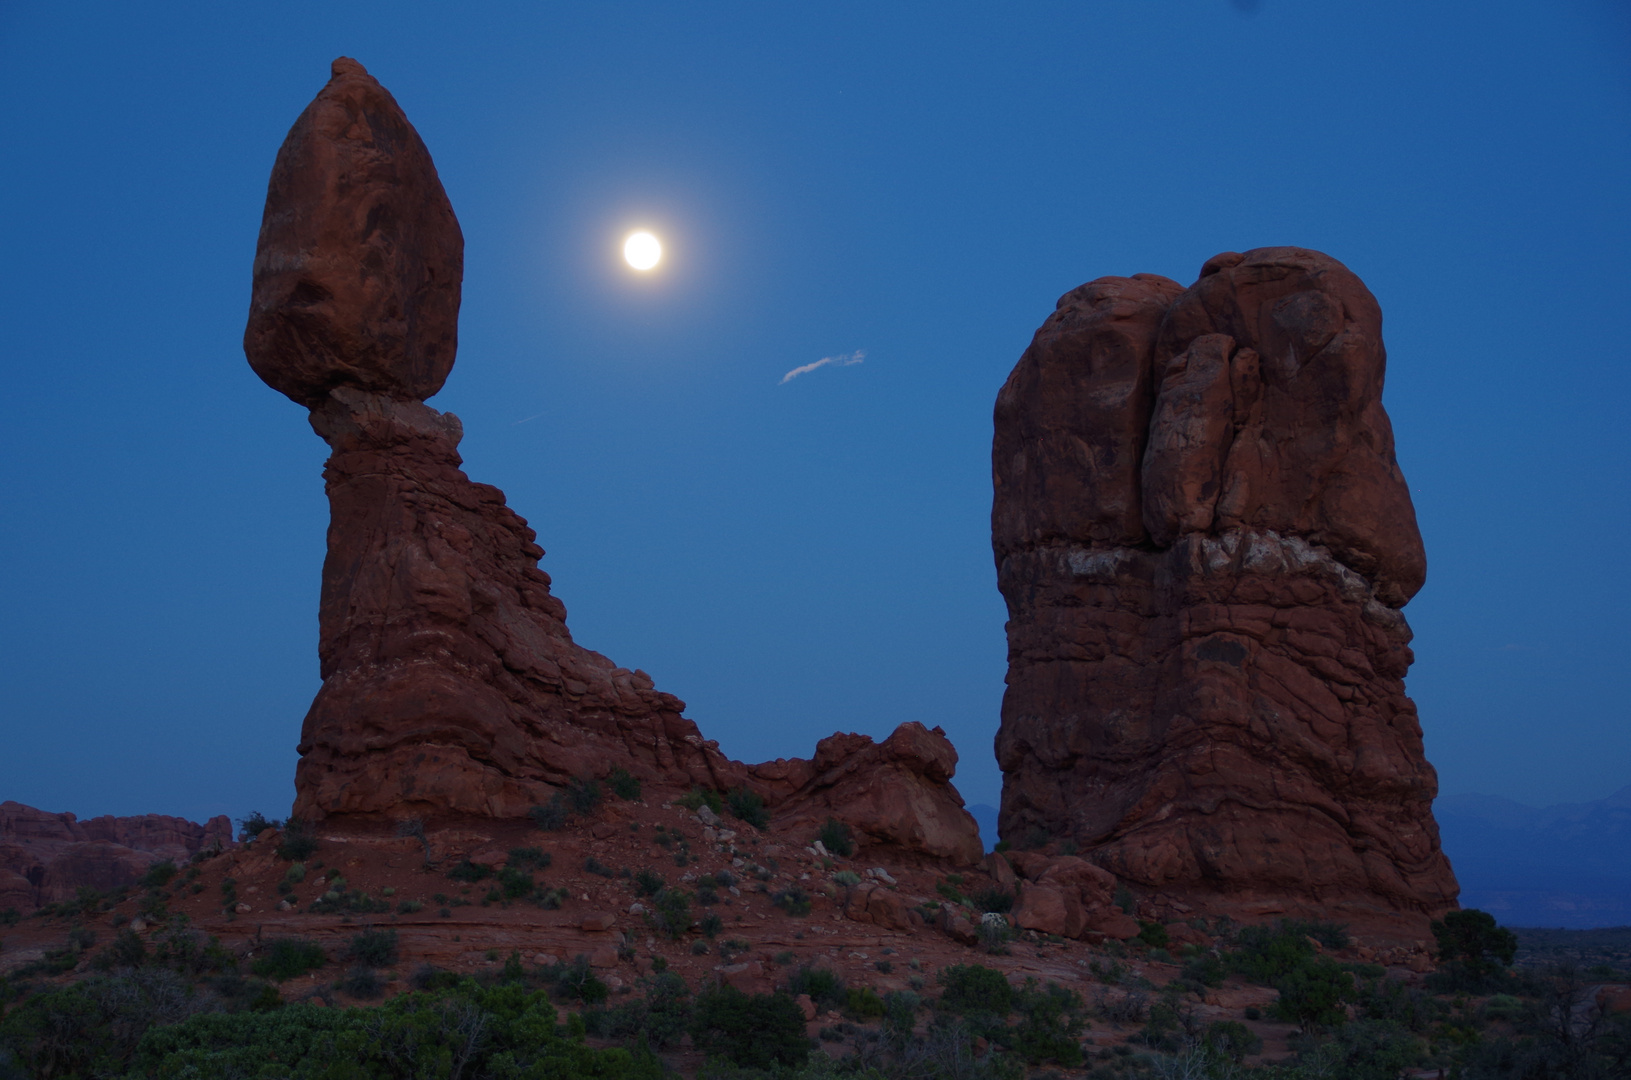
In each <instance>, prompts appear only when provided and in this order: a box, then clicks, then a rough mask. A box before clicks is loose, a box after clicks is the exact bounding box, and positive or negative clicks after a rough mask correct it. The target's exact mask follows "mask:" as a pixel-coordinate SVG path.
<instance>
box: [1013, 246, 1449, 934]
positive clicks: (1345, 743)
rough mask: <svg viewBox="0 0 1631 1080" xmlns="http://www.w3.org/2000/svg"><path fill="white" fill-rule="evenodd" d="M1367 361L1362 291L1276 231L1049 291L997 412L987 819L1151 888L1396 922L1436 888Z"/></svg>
mask: <svg viewBox="0 0 1631 1080" xmlns="http://www.w3.org/2000/svg"><path fill="white" fill-rule="evenodd" d="M1385 366H1386V354H1385V351H1384V349H1383V346H1382V313H1381V309H1380V308H1379V306H1378V305H1377V303H1376V300H1375V298H1374V297H1373V296H1372V295H1371V294H1370V292H1369V290H1367V289H1366V288H1365V286H1364V284H1363V283H1362V282H1361V281H1360V280H1359V278H1358V277H1356V276H1355V275H1354V274H1353V273H1352V272H1351V271H1349V270H1348V269H1347V268H1346V267H1345V266H1343V265H1342V264H1341V263H1339V262H1337V261H1336V260H1335V259H1333V258H1330V257H1329V256H1326V255H1322V254H1320V253H1318V252H1314V251H1307V250H1303V249H1300V248H1289V247H1282V248H1261V249H1258V250H1255V251H1249V252H1246V253H1245V254H1239V253H1233V252H1231V253H1226V254H1223V255H1219V256H1217V257H1215V258H1213V259H1211V260H1209V261H1208V262H1207V263H1206V265H1205V266H1204V267H1203V268H1202V270H1201V276H1200V280H1199V281H1197V282H1196V283H1195V284H1194V285H1193V286H1191V287H1190V288H1188V289H1185V288H1184V287H1183V286H1181V285H1179V284H1178V283H1176V282H1174V281H1170V280H1168V279H1166V278H1162V277H1158V276H1156V275H1152V274H1137V275H1134V276H1133V277H1131V278H1122V277H1106V278H1099V279H1098V280H1096V281H1092V282H1089V283H1088V284H1086V285H1083V286H1081V287H1080V288H1078V289H1075V290H1073V291H1072V292H1070V293H1067V294H1066V295H1065V296H1064V297H1062V298H1061V299H1060V301H1059V304H1058V307H1057V310H1055V311H1054V313H1053V314H1052V315H1050V316H1049V317H1048V319H1047V320H1046V322H1044V323H1043V325H1042V327H1041V328H1040V329H1039V330H1038V331H1037V333H1036V336H1035V338H1034V339H1033V341H1032V342H1031V345H1030V348H1029V349H1027V350H1026V352H1025V354H1024V356H1023V357H1021V359H1020V361H1019V363H1018V364H1017V365H1016V366H1015V368H1014V370H1013V373H1012V374H1011V375H1010V376H1009V377H1008V381H1007V383H1006V384H1005V385H1004V386H1003V388H1002V391H1001V393H1000V394H999V395H998V398H997V405H996V414H995V439H994V443H993V451H992V469H993V480H994V484H995V498H994V502H993V507H992V545H993V549H994V553H995V556H996V562H997V569H998V583H999V587H1000V588H1001V591H1002V594H1003V596H1004V598H1005V599H1006V600H1007V604H1008V611H1009V624H1008V643H1009V670H1008V690H1007V693H1006V695H1005V697H1004V699H1003V708H1002V724H1001V728H1000V731H999V733H998V736H997V756H998V762H999V764H1000V766H1001V768H1002V770H1003V774H1004V786H1003V798H1002V811H1001V832H1002V835H1003V836H1004V837H1005V838H1007V839H1009V840H1011V841H1015V842H1017V843H1020V844H1022V845H1023V844H1026V843H1046V842H1065V841H1069V842H1071V843H1073V844H1075V845H1076V847H1077V848H1078V849H1079V850H1080V851H1081V852H1082V853H1083V854H1084V855H1087V856H1088V857H1089V858H1091V859H1092V861H1093V862H1094V863H1096V864H1097V865H1098V866H1100V867H1103V868H1104V869H1107V870H1109V871H1111V872H1113V873H1114V874H1115V875H1116V876H1117V877H1118V878H1119V879H1121V880H1122V881H1123V882H1124V883H1126V884H1128V885H1129V886H1131V887H1132V888H1133V889H1134V891H1135V892H1137V893H1139V894H1140V895H1141V896H1143V897H1144V898H1145V899H1146V901H1147V902H1149V903H1152V904H1155V905H1157V908H1158V909H1159V908H1161V906H1162V905H1165V910H1166V911H1168V912H1169V913H1177V914H1181V913H1182V911H1184V910H1186V909H1189V910H1197V911H1206V912H1209V913H1220V914H1223V913H1226V914H1232V915H1236V916H1241V917H1260V916H1266V915H1272V914H1280V913H1284V914H1294V913H1300V914H1310V915H1323V916H1326V917H1336V918H1341V919H1343V920H1345V921H1350V922H1354V923H1366V924H1371V923H1377V922H1378V921H1380V922H1381V923H1387V922H1389V921H1390V920H1391V922H1392V924H1394V925H1397V926H1400V927H1405V928H1406V929H1405V933H1406V934H1407V935H1410V934H1414V935H1417V936H1420V935H1424V934H1425V930H1426V917H1427V916H1428V915H1430V914H1434V913H1437V912H1441V911H1443V910H1445V909H1447V908H1449V907H1453V906H1454V901H1455V896H1456V892H1457V888H1456V884H1455V879H1454V876H1453V875H1452V874H1451V871H1450V867H1449V864H1448V862H1447V861H1446V860H1445V858H1444V855H1443V853H1442V852H1441V851H1440V849H1439V842H1438V830H1437V827H1436V825H1435V824H1434V821H1433V816H1432V811H1431V805H1432V800H1433V798H1434V795H1435V794H1436V792H1437V779H1436V776H1435V774H1434V772H1433V769H1432V767H1431V766H1430V765H1429V764H1428V763H1427V760H1426V758H1425V756H1424V754H1423V749H1422V737H1421V727H1420V724H1419V722H1418V720H1417V716H1416V710H1415V706H1414V705H1413V704H1412V703H1411V701H1410V699H1409V698H1408V697H1406V696H1405V691H1404V682H1403V680H1404V674H1405V671H1406V669H1407V668H1408V667H1409V665H1410V663H1411V660H1412V655H1411V651H1410V648H1409V642H1410V637H1411V634H1410V629H1409V627H1408V625H1407V624H1406V622H1405V618H1404V615H1403V614H1402V612H1401V611H1400V608H1402V607H1403V606H1404V604H1405V603H1406V602H1407V601H1408V600H1409V599H1410V597H1411V596H1413V595H1414V594H1415V593H1416V591H1417V590H1418V589H1419V588H1420V587H1421V585H1422V582H1423V580H1424V577H1425V574H1426V559H1425V556H1424V553H1423V548H1422V542H1421V536H1420V534H1419V533H1418V531H1417V528H1416V519H1415V511H1414V509H1413V507H1412V505H1411V501H1410V494H1409V490H1408V488H1407V487H1406V485H1405V481H1404V477H1403V475H1402V474H1401V473H1400V471H1399V466H1398V464H1397V462H1396V461H1395V459H1394V451H1393V433H1392V428H1391V426H1390V424H1389V422H1388V417H1387V413H1386V412H1385V411H1384V410H1383V408H1382V380H1383V373H1384V370H1385ZM1400 916H1403V920H1402V921H1401V920H1400V918H1399V917H1400ZM1418 923H1419V924H1420V925H1419V926H1418V925H1417V924H1418Z"/></svg>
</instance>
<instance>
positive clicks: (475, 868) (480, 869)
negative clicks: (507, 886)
mask: <svg viewBox="0 0 1631 1080" xmlns="http://www.w3.org/2000/svg"><path fill="white" fill-rule="evenodd" d="M447 876H448V877H450V878H452V879H453V880H454V881H468V882H470V883H472V884H474V883H475V882H478V881H483V880H485V879H487V878H490V877H492V876H493V871H492V869H491V868H489V867H486V866H483V865H481V864H480V863H473V862H471V861H470V860H469V859H461V860H460V861H459V865H457V866H455V867H454V868H453V869H451V870H449V871H448V872H447Z"/></svg>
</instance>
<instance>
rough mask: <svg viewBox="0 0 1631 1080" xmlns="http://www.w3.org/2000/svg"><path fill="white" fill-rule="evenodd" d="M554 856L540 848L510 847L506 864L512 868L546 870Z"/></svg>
mask: <svg viewBox="0 0 1631 1080" xmlns="http://www.w3.org/2000/svg"><path fill="white" fill-rule="evenodd" d="M554 861H555V857H554V856H553V855H551V854H550V853H549V852H547V851H545V850H543V849H542V848H535V847H518V848H511V849H510V857H509V859H508V860H507V865H508V866H509V867H510V868H511V869H513V870H548V869H549V864H550V863H552V862H554Z"/></svg>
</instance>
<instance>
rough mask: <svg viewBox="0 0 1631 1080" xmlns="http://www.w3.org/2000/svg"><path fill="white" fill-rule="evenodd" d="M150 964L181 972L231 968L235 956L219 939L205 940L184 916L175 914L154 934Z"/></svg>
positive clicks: (235, 958) (203, 971) (232, 969)
mask: <svg viewBox="0 0 1631 1080" xmlns="http://www.w3.org/2000/svg"><path fill="white" fill-rule="evenodd" d="M152 962H153V963H155V964H157V965H159V966H160V967H167V968H169V969H170V970H172V971H174V972H176V973H178V974H181V975H202V974H204V973H205V972H210V971H217V972H224V971H234V970H236V969H237V967H238V959H237V957H236V956H234V955H233V954H232V953H231V952H230V951H229V950H227V949H226V948H225V947H224V946H222V944H221V942H220V940H219V939H217V938H214V937H211V938H208V939H205V938H204V937H203V935H201V934H199V933H198V932H197V931H196V930H193V929H191V928H190V924H189V922H188V919H187V916H185V915H175V916H172V917H171V919H170V923H169V925H168V926H166V927H165V928H164V929H163V930H162V931H160V932H159V933H157V934H155V935H153V961H152Z"/></svg>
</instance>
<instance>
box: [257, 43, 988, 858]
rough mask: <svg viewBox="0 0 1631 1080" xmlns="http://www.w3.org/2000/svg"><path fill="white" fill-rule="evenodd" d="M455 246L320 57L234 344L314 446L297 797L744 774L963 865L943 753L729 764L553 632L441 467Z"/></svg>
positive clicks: (384, 813)
mask: <svg viewBox="0 0 1631 1080" xmlns="http://www.w3.org/2000/svg"><path fill="white" fill-rule="evenodd" d="M462 268H463V241H462V238H461V236H460V233H459V226H458V222H457V220H456V219H455V218H454V215H453V209H452V207H451V206H450V205H449V203H448V199H447V196H446V194H445V193H444V192H443V190H442V185H441V182H440V181H439V180H438V179H437V176H436V168H435V165H434V164H433V163H432V162H431V158H430V153H429V151H427V150H426V149H425V145H424V143H423V142H422V141H421V140H420V138H419V135H418V133H416V132H415V131H414V129H413V127H412V125H411V124H409V123H408V120H407V118H406V117H405V116H404V115H403V114H402V110H401V109H400V108H399V107H398V106H397V104H396V102H395V101H394V100H393V99H392V98H391V95H390V94H389V93H387V92H386V91H385V89H384V88H383V87H381V86H380V85H379V83H378V82H376V81H375V80H374V79H373V78H372V77H371V76H369V74H368V73H367V72H366V71H364V70H363V68H362V65H360V64H358V63H357V62H356V61H354V60H349V59H345V58H342V59H339V60H336V61H335V62H334V65H333V77H332V78H331V80H330V81H329V83H328V85H327V86H325V87H324V88H323V90H322V92H321V93H319V94H318V96H317V98H316V100H315V101H313V102H312V103H311V105H310V106H309V107H308V108H307V109H306V111H305V112H304V113H302V114H301V116H300V118H299V120H297V121H296V122H295V125H294V127H293V128H292V129H291V130H290V132H289V136H288V138H287V139H286V140H285V142H284V144H283V148H282V149H281V150H280V151H279V152H278V156H277V161H276V164H275V165H274V166H273V169H272V178H271V182H270V184H269V185H268V190H267V197H266V211H265V216H264V218H263V221H262V225H261V231H260V240H259V246H258V247H257V249H256V254H255V270H254V289H253V295H252V299H251V304H250V314H249V325H248V328H247V330H246V331H245V334H244V352H245V354H246V355H247V356H248V358H249V363H250V366H251V367H252V368H253V369H254V370H255V373H256V374H257V375H259V376H260V377H261V378H262V379H263V380H264V381H265V382H266V383H267V384H268V385H270V386H271V387H273V388H274V389H276V390H278V391H280V392H282V393H283V394H285V395H287V396H288V397H289V398H291V399H292V400H294V401H296V402H298V403H299V404H301V405H303V406H305V407H306V408H307V409H309V410H310V411H311V424H312V427H313V429H314V430H316V432H317V434H318V435H320V436H322V437H323V439H324V440H325V441H327V443H328V444H329V447H330V449H331V451H332V453H331V455H330V457H329V459H328V463H327V465H326V467H325V469H324V474H323V475H324V479H325V481H326V484H327V491H328V498H329V507H330V511H331V515H332V517H331V522H330V525H329V532H328V556H327V558H326V559H325V561H324V563H323V587H322V600H321V608H320V613H319V624H320V639H319V643H318V653H319V657H320V660H321V675H322V679H323V684H322V687H321V688H320V689H319V690H318V693H317V697H316V699H315V700H314V701H313V702H312V706H311V710H310V711H309V712H308V714H307V716H306V719H305V723H304V726H303V728H302V732H301V740H300V746H299V750H300V763H299V765H298V767H297V770H296V774H295V790H296V802H295V806H294V813H295V815H296V816H297V817H300V818H303V819H306V820H309V821H316V820H321V819H323V818H327V817H331V816H335V815H360V816H374V817H382V818H405V817H409V816H420V817H432V818H434V817H437V816H445V815H454V816H457V815H476V816H482V817H497V818H503V817H520V816H522V815H524V814H525V813H526V812H527V811H528V809H529V808H531V807H533V806H536V805H540V804H543V803H545V802H547V801H549V799H550V797H551V796H552V795H553V794H554V793H555V792H557V791H558V790H559V789H560V787H561V786H562V785H564V784H566V783H567V782H568V781H570V780H572V779H574V778H582V777H604V776H606V775H607V774H608V773H609V772H611V771H612V770H613V769H617V768H623V769H626V770H628V772H630V773H631V774H633V775H634V776H635V777H637V778H639V779H640V780H642V781H644V782H646V783H647V784H654V785H657V787H658V788H659V789H661V788H667V789H680V790H683V789H685V788H689V787H691V786H700V787H705V788H711V789H715V790H727V789H730V788H736V787H746V788H750V789H752V790H754V791H757V792H759V793H760V794H761V795H762V796H763V797H764V798H765V799H766V800H767V801H768V803H769V805H770V806H771V807H772V809H773V810H774V811H775V813H776V815H777V821H778V824H777V828H778V829H782V828H783V827H784V825H785V827H786V828H789V829H803V828H806V827H807V826H809V825H810V823H811V822H812V821H813V822H814V823H815V827H817V828H818V827H819V826H820V824H821V823H822V821H824V820H825V817H826V816H833V817H836V818H838V819H839V820H840V821H843V822H845V823H846V824H849V825H850V826H851V827H852V828H853V829H855V830H857V832H858V833H859V834H860V836H859V839H861V840H862V842H863V843H868V844H884V845H890V846H893V847H896V848H899V849H900V850H903V851H919V852H925V853H934V854H935V855H936V856H937V857H946V858H951V859H954V860H956V861H959V862H973V861H975V860H977V859H978V858H979V857H980V841H979V832H978V828H977V827H976V825H975V823H974V820H973V818H972V817H970V816H969V815H968V813H967V812H966V811H964V810H963V808H962V799H961V798H960V797H959V796H958V795H957V792H956V789H955V788H953V787H952V786H951V784H950V778H951V775H952V772H953V770H954V769H955V767H956V761H957V754H956V751H954V750H953V749H952V748H951V744H950V743H949V742H947V741H946V739H945V737H944V736H943V735H942V734H940V733H939V732H938V731H936V732H933V733H931V732H929V731H927V730H926V729H924V728H923V727H922V726H921V725H918V724H907V725H903V726H902V727H901V728H900V729H899V730H898V731H896V733H895V734H894V735H893V736H891V737H890V738H889V739H888V740H886V741H885V742H883V743H882V744H879V745H877V746H874V745H873V744H872V740H871V739H869V738H867V737H865V736H859V735H851V736H842V735H840V736H834V737H833V738H831V739H827V740H824V741H823V742H822V744H821V747H820V748H819V749H818V751H817V754H816V757H815V760H814V761H811V762H804V761H798V760H795V761H791V762H788V761H781V762H770V763H767V764H765V765H762V766H758V767H755V768H750V767H748V766H746V765H743V764H741V763H739V762H735V761H731V760H729V759H728V758H726V757H725V756H724V755H723V754H721V753H720V752H719V749H718V746H717V744H716V743H714V742H712V741H709V740H704V739H703V738H702V736H701V734H700V733H699V732H698V730H697V727H696V725H695V724H694V723H692V722H691V721H690V720H688V719H686V718H685V717H684V716H683V710H684V707H685V706H684V703H683V702H681V701H680V700H679V699H678V698H676V697H674V696H673V695H671V694H665V693H663V692H661V691H659V690H658V689H656V687H655V686H654V685H653V684H652V680H651V679H650V678H649V677H648V676H647V675H646V674H645V673H644V672H642V671H630V670H627V669H625V668H621V667H618V666H617V665H615V664H613V663H612V662H611V661H610V660H608V659H606V658H605V657H604V656H601V655H600V654H599V653H595V652H591V651H590V650H588V649H585V648H583V647H582V646H580V645H578V644H577V643H576V642H574V641H573V640H572V635H571V634H570V633H569V632H568V630H567V627H566V608H565V607H564V606H563V605H562V604H561V602H560V601H559V600H558V599H556V598H555V597H554V596H553V595H552V594H551V592H550V579H549V575H548V574H546V573H544V572H543V571H542V570H540V569H539V568H538V559H539V558H540V557H541V556H542V555H543V553H544V552H543V549H542V548H540V547H539V546H538V545H537V543H536V542H535V541H536V537H535V535H534V533H533V531H532V530H531V529H530V528H528V527H527V523H526V522H525V521H523V520H522V519H521V518H520V517H519V516H518V515H517V514H516V513H515V512H514V511H512V510H511V509H510V508H509V507H508V506H506V505H505V502H504V496H503V494H502V493H501V492H500V491H498V489H496V488H493V487H490V486H488V485H486V484H478V483H473V482H472V481H471V480H470V479H469V478H468V477H466V476H465V474H464V473H463V472H462V471H461V470H460V468H459V466H460V464H461V461H460V458H459V454H458V444H459V439H460V437H461V435H462V428H461V426H460V424H459V420H458V418H457V417H455V416H453V415H452V414H450V413H440V412H437V411H436V410H435V409H432V408H430V407H429V406H427V405H426V404H424V400H423V399H424V398H426V397H428V396H430V395H432V394H434V393H436V391H437V390H439V389H440V388H441V386H442V383H443V382H444V381H445V380H446V378H447V376H448V373H449V372H450V371H451V370H452V366H453V360H454V353H455V350H456V345H457V339H458V332H457V331H458V327H457V323H458V311H459V298H460V286H461V280H462Z"/></svg>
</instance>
